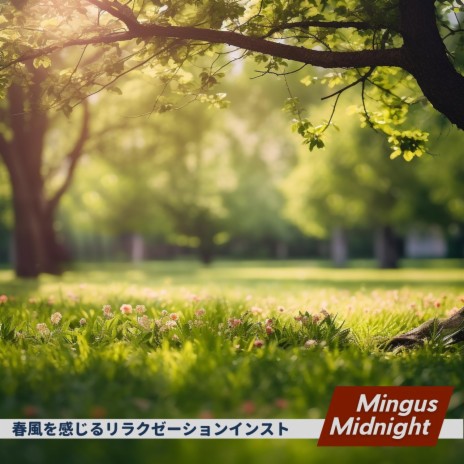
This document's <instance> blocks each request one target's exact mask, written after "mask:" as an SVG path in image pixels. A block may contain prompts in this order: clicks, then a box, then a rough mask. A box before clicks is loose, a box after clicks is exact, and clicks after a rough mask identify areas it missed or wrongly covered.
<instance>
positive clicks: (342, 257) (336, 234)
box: [330, 227, 348, 267]
mask: <svg viewBox="0 0 464 464" xmlns="http://www.w3.org/2000/svg"><path fill="white" fill-rule="evenodd" d="M330 258H331V259H332V262H333V264H334V265H335V266H337V267H345V265H346V261H347V259H348V241H347V237H346V231H345V230H343V229H342V228H341V227H334V228H333V229H332V235H331V237H330Z"/></svg>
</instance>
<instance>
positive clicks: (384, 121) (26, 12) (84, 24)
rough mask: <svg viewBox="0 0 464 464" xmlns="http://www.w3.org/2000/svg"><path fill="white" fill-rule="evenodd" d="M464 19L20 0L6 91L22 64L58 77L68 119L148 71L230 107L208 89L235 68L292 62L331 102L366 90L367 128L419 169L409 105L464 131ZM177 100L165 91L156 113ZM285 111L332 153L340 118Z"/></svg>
mask: <svg viewBox="0 0 464 464" xmlns="http://www.w3.org/2000/svg"><path fill="white" fill-rule="evenodd" d="M463 12H464V4H463V2H462V1H460V0H447V1H441V2H437V5H435V2H434V1H433V0H381V1H376V2H369V1H366V0H305V1H293V0H287V1H282V0H256V1H254V0H251V1H235V0H196V1H193V2H183V1H178V0H152V1H148V0H129V1H126V2H124V3H123V2H120V1H116V0H114V1H113V0H64V1H63V0H15V1H11V2H3V4H2V6H1V11H0V29H1V30H0V40H1V41H2V54H1V65H0V67H1V70H2V71H1V85H2V86H3V87H4V88H6V87H7V86H8V85H9V83H10V82H11V81H12V80H15V79H18V76H19V78H21V79H23V80H24V79H27V78H28V71H27V67H26V66H25V65H24V63H27V62H32V63H33V64H34V66H35V67H44V68H50V70H53V72H51V75H52V77H51V79H50V80H49V83H48V84H47V85H45V84H44V95H47V96H48V100H49V101H48V104H49V105H51V106H59V107H61V108H63V109H64V111H66V112H69V111H71V109H72V107H73V106H74V105H76V104H77V103H79V102H80V101H81V100H83V99H84V98H86V97H87V96H88V95H90V94H92V93H95V92H98V91H100V90H102V89H112V90H113V91H115V92H119V89H118V88H117V87H116V86H115V84H116V81H117V79H118V78H119V77H120V76H122V75H125V74H127V73H128V72H130V71H131V70H135V69H139V70H143V71H144V72H146V73H148V74H150V75H152V76H154V77H157V78H159V79H161V80H162V81H164V82H165V85H166V88H169V89H171V90H175V92H177V93H178V94H182V95H188V96H190V97H191V98H195V99H200V100H207V101H210V102H215V103H217V104H221V101H222V99H223V98H224V96H223V95H222V94H218V95H215V94H214V93H212V92H211V88H212V87H213V86H214V84H216V83H217V81H218V80H220V79H221V77H222V76H223V74H224V69H225V68H224V67H225V65H227V63H229V62H231V61H234V60H237V59H240V58H242V57H244V56H247V55H253V57H254V59H255V60H256V62H257V63H259V65H260V70H261V72H262V73H275V74H284V73H285V72H287V71H288V68H287V66H288V63H287V61H294V62H298V63H301V65H302V66H304V67H307V69H308V73H307V76H306V77H305V79H304V82H305V83H306V84H311V83H313V82H314V81H315V80H318V81H322V82H323V83H325V84H327V85H328V87H330V88H333V89H332V90H330V95H326V97H329V96H330V97H332V98H333V99H334V103H336V102H337V101H338V98H339V97H340V95H341V94H342V93H343V91H344V90H345V89H347V88H351V87H355V86H357V87H359V90H360V103H359V110H360V113H361V114H362V115H363V116H362V117H363V123H364V124H365V125H368V126H371V127H373V128H375V129H376V130H378V131H381V132H383V133H384V134H386V135H387V137H388V139H389V142H390V144H391V147H392V156H393V157H395V156H400V155H402V156H404V157H405V158H406V159H407V160H410V159H412V158H413V157H414V156H420V155H422V154H423V153H424V151H425V150H426V149H425V143H426V141H427V134H426V133H425V132H423V131H421V130H419V129H417V128H416V127H414V126H412V127H411V126H409V127H408V126H407V125H405V121H406V117H407V113H408V110H409V108H410V107H412V106H420V105H422V104H423V103H424V102H426V101H428V102H429V103H430V104H431V105H432V106H433V107H435V109H436V110H438V111H439V112H441V113H442V114H443V115H444V116H446V118H448V119H449V120H450V121H451V122H452V123H453V124H455V125H456V126H458V127H459V128H460V129H463V128H464V113H463V112H462V109H461V102H462V101H463V97H464V79H463V77H462V75H461V73H460V70H461V67H460V62H461V61H462V60H461V56H460V51H459V50H460V47H461V45H462V32H463V31H464V29H463V28H462V27H461V16H462V14H463ZM223 45H227V46H228V47H226V48H224V47H223ZM187 62H195V65H196V68H195V69H196V70H197V71H193V72H191V71H185V64H186V63H187ZM57 63H60V66H56V65H57ZM63 64H64V66H63ZM310 66H313V67H318V68H326V69H330V72H329V73H325V74H321V72H320V71H314V70H311V69H310ZM55 69H56V71H54V70H55ZM326 93H327V92H326ZM177 103H178V102H176V101H173V100H172V99H171V98H168V97H167V96H166V95H164V92H162V93H161V94H160V96H159V98H157V99H156V100H155V101H154V104H153V111H166V110H169V109H171V108H173V107H176V105H177ZM334 106H336V105H334ZM288 107H289V109H291V111H292V112H293V113H294V116H295V129H296V130H297V131H298V132H299V133H300V134H301V135H302V136H303V137H304V139H305V142H306V143H307V144H308V145H309V147H310V148H311V149H312V148H314V147H321V146H323V143H324V142H323V140H322V137H323V133H324V132H325V130H326V128H327V127H329V126H330V124H331V123H332V117H330V118H329V120H328V121H325V122H322V123H320V121H313V120H310V119H309V118H308V117H306V116H305V114H304V113H303V112H302V110H301V108H300V105H299V103H298V102H297V101H296V100H295V99H293V98H290V101H289V104H288Z"/></svg>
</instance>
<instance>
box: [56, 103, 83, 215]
mask: <svg viewBox="0 0 464 464" xmlns="http://www.w3.org/2000/svg"><path fill="white" fill-rule="evenodd" d="M89 120H90V113H89V105H88V103H87V102H86V101H84V102H83V115H82V128H81V132H80V134H79V137H78V139H77V141H76V143H75V144H74V147H73V148H72V150H71V151H70V152H69V153H68V155H67V156H66V158H65V161H67V162H68V163H69V166H68V171H67V173H66V177H65V179H64V181H63V183H62V184H61V186H60V187H59V188H58V190H57V191H56V192H55V193H54V195H53V196H52V197H51V198H50V199H49V200H48V203H47V208H48V210H49V212H53V211H54V210H55V209H56V207H57V206H58V203H59V201H60V199H61V197H62V196H63V194H64V193H65V192H66V190H67V189H68V188H69V186H70V185H71V182H72V179H73V176H74V172H75V170H76V166H77V162H78V161H79V158H80V157H81V156H82V153H83V149H84V144H85V142H86V140H87V138H88V136H89Z"/></svg>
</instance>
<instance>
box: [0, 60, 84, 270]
mask: <svg viewBox="0 0 464 464" xmlns="http://www.w3.org/2000/svg"><path fill="white" fill-rule="evenodd" d="M29 70H30V72H31V80H30V82H28V83H27V85H20V84H18V83H13V84H12V85H11V86H10V87H9V89H8V110H2V111H1V114H0V116H1V118H2V119H3V120H4V121H5V122H7V123H9V128H10V130H11V134H12V137H11V139H7V138H5V137H4V136H3V135H2V134H0V155H1V157H2V159H3V161H4V163H5V166H6V168H7V171H8V174H9V177H10V181H11V186H12V193H13V210H14V218H15V224H14V232H13V238H14V263H15V270H16V275H17V276H18V277H37V276H38V275H39V274H41V273H51V274H59V273H61V265H62V263H63V261H64V260H65V258H66V253H65V251H64V247H63V246H62V245H61V244H60V242H59V240H58V237H57V234H56V231H55V228H54V217H55V211H56V209H57V206H58V203H59V200H60V198H61V196H62V195H63V194H64V192H65V191H66V190H67V188H68V187H69V185H70V183H71V180H72V176H73V173H74V169H75V167H76V163H77V161H78V159H79V157H80V156H81V154H82V149H83V145H84V143H85V140H86V139H87V136H88V124H89V122H88V121H89V113H88V108H87V105H84V111H83V124H82V130H81V133H80V136H79V137H78V139H77V142H76V144H75V145H74V147H73V148H72V150H71V151H70V152H69V153H68V154H67V156H66V157H65V166H66V167H67V175H66V176H65V180H64V182H63V183H62V185H61V186H60V188H58V189H57V190H56V191H55V193H54V195H53V196H51V197H50V198H47V196H46V192H45V185H44V184H45V179H44V176H43V173H42V169H43V166H42V160H43V149H44V141H45V135H46V132H47V129H48V116H47V112H46V110H45V109H44V108H43V107H42V103H41V99H42V83H43V81H44V79H45V77H46V71H45V70H43V69H35V68H34V67H32V66H30V67H29Z"/></svg>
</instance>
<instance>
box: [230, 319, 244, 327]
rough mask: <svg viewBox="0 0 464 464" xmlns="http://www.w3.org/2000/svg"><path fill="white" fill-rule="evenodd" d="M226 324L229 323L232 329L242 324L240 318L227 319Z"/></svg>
mask: <svg viewBox="0 0 464 464" xmlns="http://www.w3.org/2000/svg"><path fill="white" fill-rule="evenodd" d="M227 324H228V325H229V327H230V328H232V329H234V328H235V327H238V326H239V325H241V324H242V320H241V319H233V318H232V319H229V320H228V321H227Z"/></svg>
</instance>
